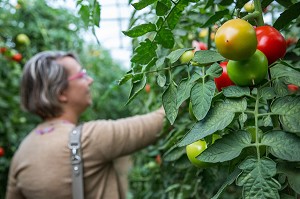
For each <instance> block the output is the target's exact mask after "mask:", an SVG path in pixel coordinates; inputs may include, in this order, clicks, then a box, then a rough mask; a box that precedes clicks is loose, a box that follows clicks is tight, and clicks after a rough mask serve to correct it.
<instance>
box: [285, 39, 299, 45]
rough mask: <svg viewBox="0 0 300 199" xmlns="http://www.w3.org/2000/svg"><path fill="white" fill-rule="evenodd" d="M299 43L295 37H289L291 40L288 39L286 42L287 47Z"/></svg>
mask: <svg viewBox="0 0 300 199" xmlns="http://www.w3.org/2000/svg"><path fill="white" fill-rule="evenodd" d="M297 41H298V39H297V38H295V37H289V38H287V40H286V47H289V46H291V45H294V44H296V43H297Z"/></svg>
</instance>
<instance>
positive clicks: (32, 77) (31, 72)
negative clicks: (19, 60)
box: [20, 51, 78, 119]
mask: <svg viewBox="0 0 300 199" xmlns="http://www.w3.org/2000/svg"><path fill="white" fill-rule="evenodd" d="M68 56H69V57H72V58H74V59H75V60H77V61H78V59H77V57H76V55H75V54H73V53H69V52H62V51H44V52H40V53H38V54H36V55H35V56H33V57H32V58H31V59H30V60H29V61H28V62H27V63H26V64H25V66H24V69H23V76H22V79H21V91H20V92H21V106H22V108H23V109H24V110H25V111H28V112H31V113H34V114H36V115H38V116H40V117H41V118H43V119H46V118H53V117H57V116H59V115H61V114H62V111H63V110H62V107H61V103H60V102H59V100H58V96H59V94H61V93H62V91H63V90H65V89H66V88H67V87H68V72H67V70H66V69H65V68H64V67H63V66H62V65H61V64H59V63H58V62H57V60H58V59H60V58H63V57H68Z"/></svg>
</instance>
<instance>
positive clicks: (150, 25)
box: [122, 23, 156, 38]
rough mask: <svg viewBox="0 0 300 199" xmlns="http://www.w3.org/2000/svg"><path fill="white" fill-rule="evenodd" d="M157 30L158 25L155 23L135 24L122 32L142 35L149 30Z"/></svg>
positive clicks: (130, 35) (135, 35) (136, 35)
mask: <svg viewBox="0 0 300 199" xmlns="http://www.w3.org/2000/svg"><path fill="white" fill-rule="evenodd" d="M152 31H156V26H155V25H154V24H153V23H147V24H141V25H138V26H135V27H133V28H131V29H130V30H127V31H122V33H123V34H124V35H126V36H128V37H132V38H134V37H140V36H142V35H144V34H146V33H148V32H152Z"/></svg>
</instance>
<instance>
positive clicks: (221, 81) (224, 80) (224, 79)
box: [214, 61, 234, 91]
mask: <svg viewBox="0 0 300 199" xmlns="http://www.w3.org/2000/svg"><path fill="white" fill-rule="evenodd" d="M227 64H228V62H227V61H224V62H221V63H220V66H221V67H222V68H223V72H222V74H221V76H220V77H217V78H215V79H214V80H215V84H216V87H217V89H218V91H221V90H222V88H224V87H227V86H231V85H234V83H233V82H232V81H231V79H230V78H229V77H228V74H227Z"/></svg>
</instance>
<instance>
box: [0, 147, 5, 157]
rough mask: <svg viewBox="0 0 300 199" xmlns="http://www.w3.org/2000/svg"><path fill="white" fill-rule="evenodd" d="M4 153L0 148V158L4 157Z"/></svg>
mask: <svg viewBox="0 0 300 199" xmlns="http://www.w3.org/2000/svg"><path fill="white" fill-rule="evenodd" d="M4 154H5V152H4V149H3V147H0V157H2V156H4Z"/></svg>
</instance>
